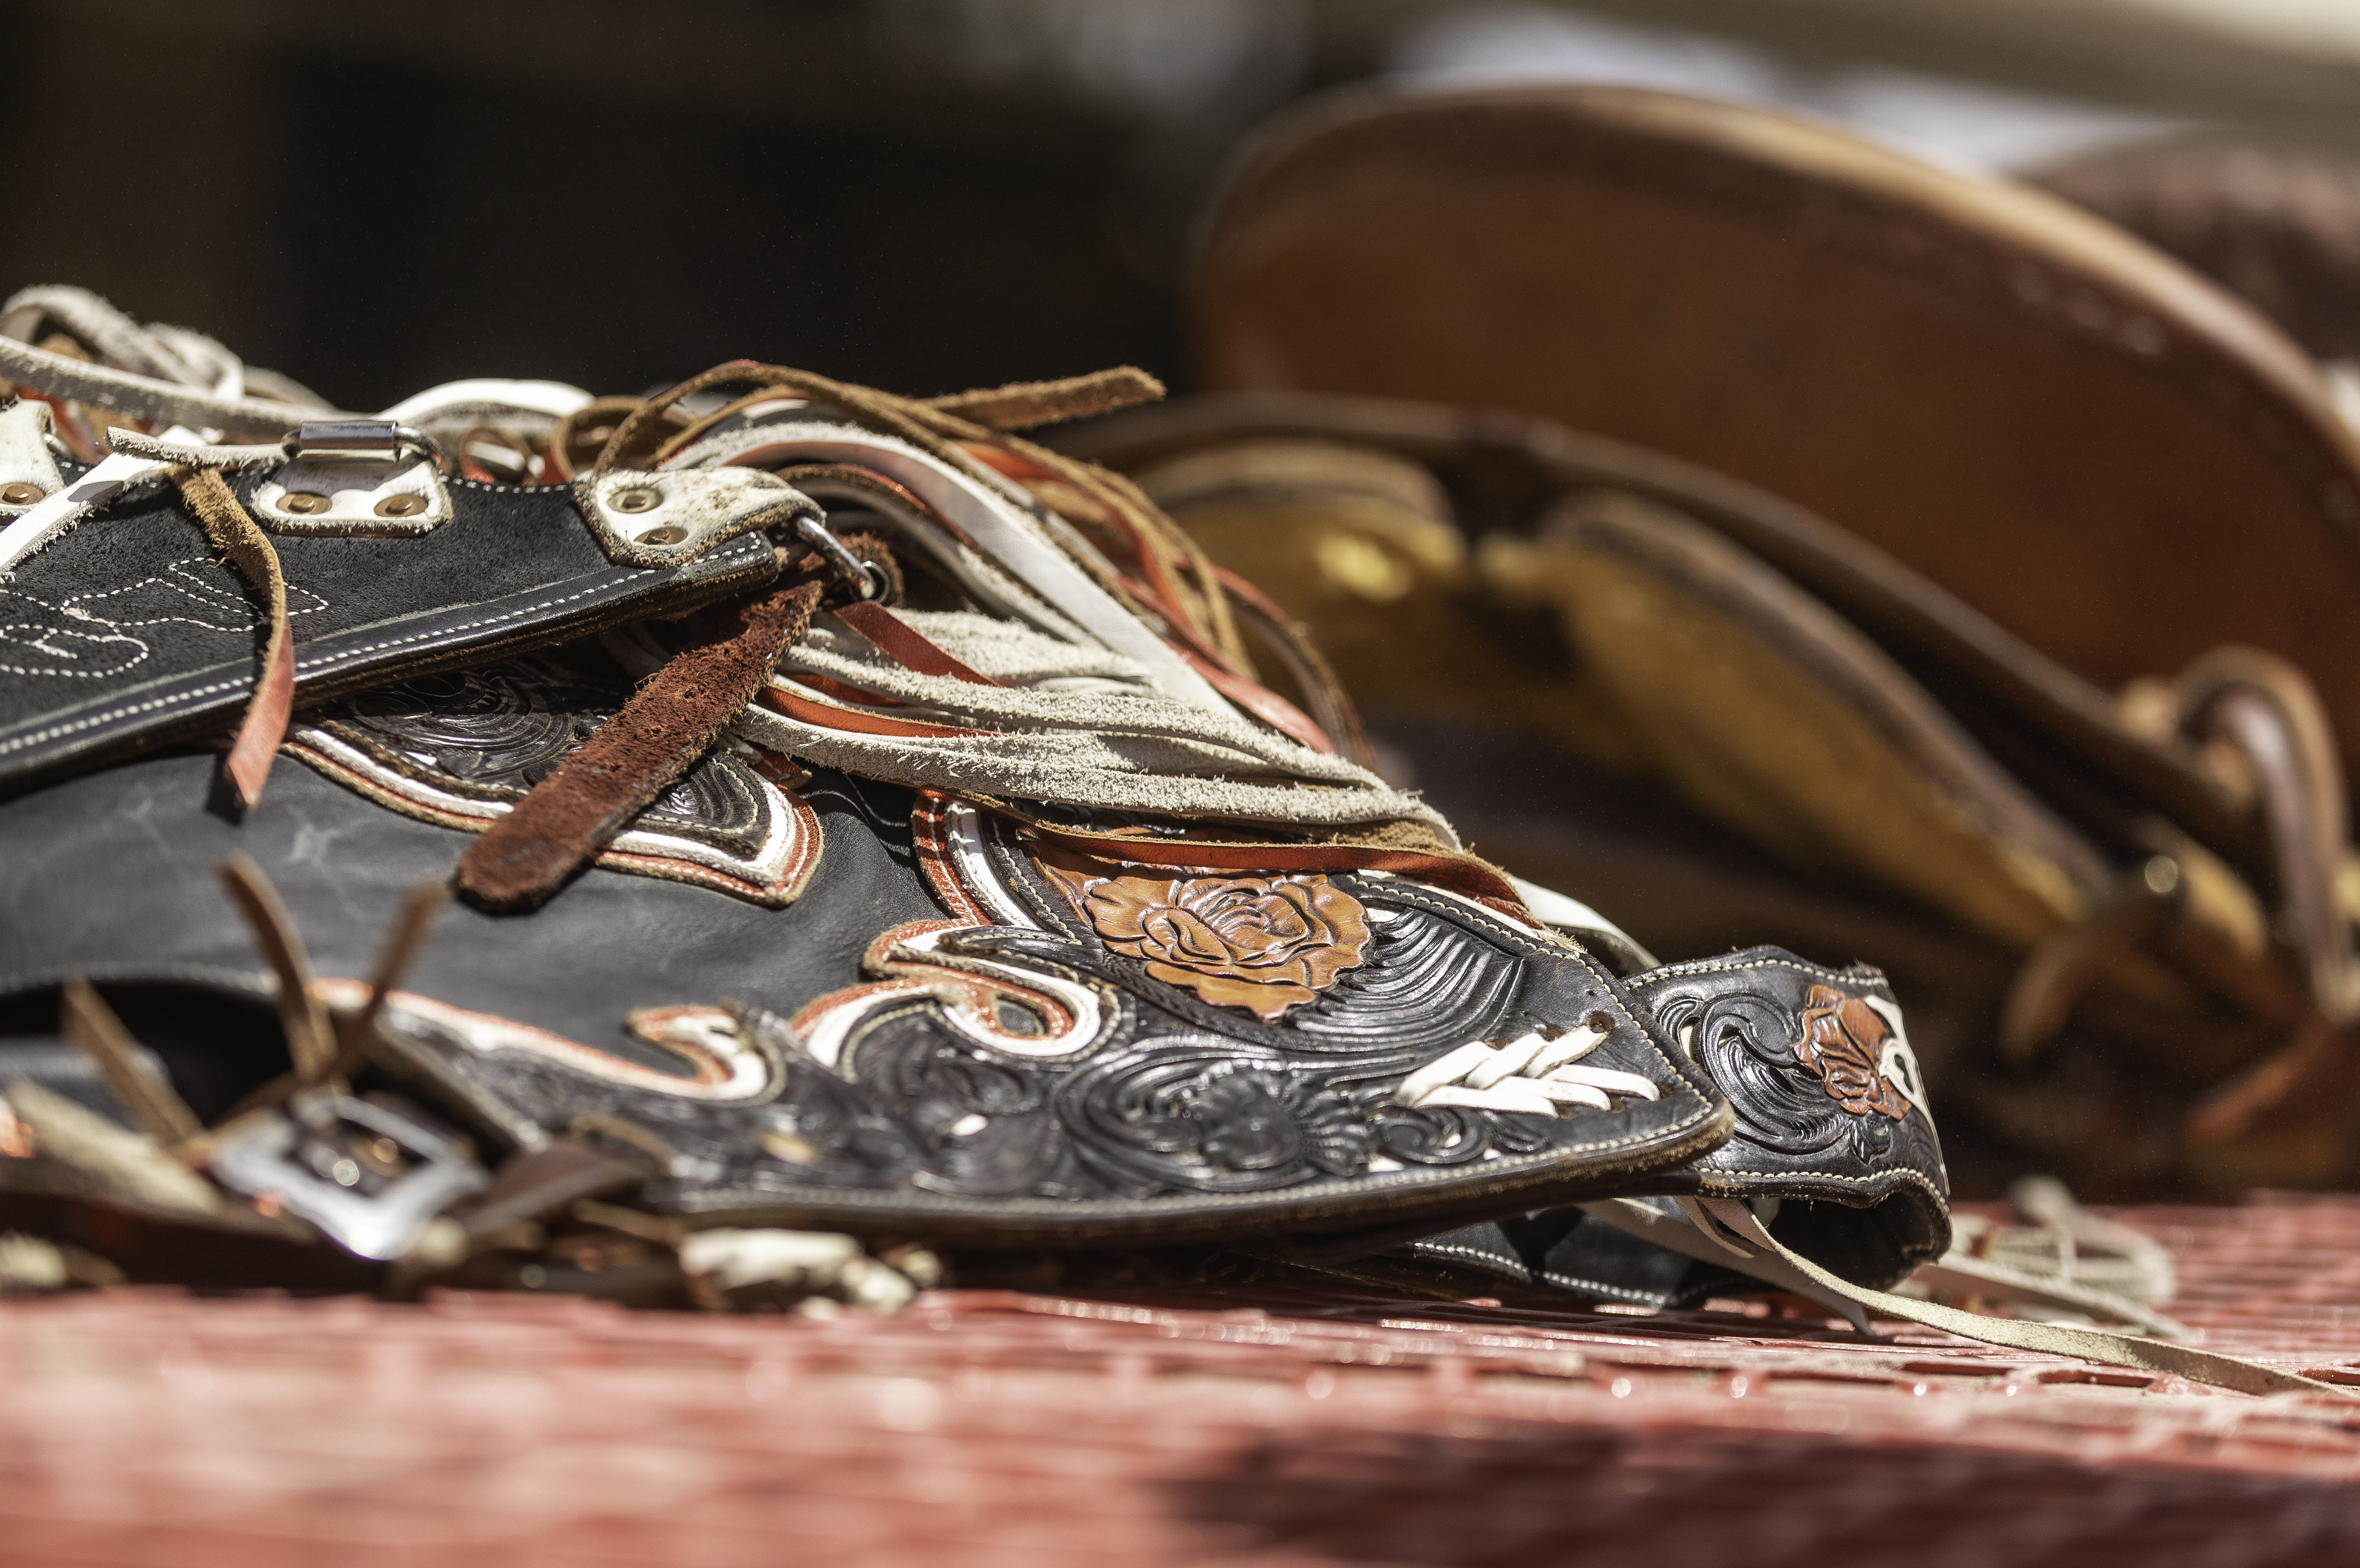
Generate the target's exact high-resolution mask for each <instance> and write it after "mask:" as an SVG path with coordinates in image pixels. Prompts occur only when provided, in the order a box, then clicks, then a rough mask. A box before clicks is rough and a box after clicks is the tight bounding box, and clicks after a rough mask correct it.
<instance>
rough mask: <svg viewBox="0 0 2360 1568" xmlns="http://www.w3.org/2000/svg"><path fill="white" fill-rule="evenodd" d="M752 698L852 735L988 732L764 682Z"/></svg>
mask: <svg viewBox="0 0 2360 1568" xmlns="http://www.w3.org/2000/svg"><path fill="white" fill-rule="evenodd" d="M754 700H755V701H757V702H759V703H760V704H761V705H762V706H763V707H768V708H771V709H774V710H776V711H777V712H780V713H783V714H785V715H786V716H787V717H788V718H795V719H800V720H802V721H803V723H805V724H816V725H819V726H821V727H822V728H823V729H842V730H846V731H847V732H849V733H851V734H854V735H917V736H928V735H933V736H950V735H989V734H990V733H991V731H990V730H989V729H955V728H953V727H952V726H950V725H947V724H924V723H921V722H920V721H918V720H917V719H914V718H886V717H885V716H884V715H882V714H879V713H863V712H861V711H860V710H859V709H858V708H851V707H836V706H835V705H834V704H833V703H825V702H814V701H813V700H812V699H811V698H809V697H806V696H797V695H796V694H795V693H793V692H791V691H786V690H783V689H781V688H780V687H778V686H774V685H773V686H765V687H763V688H762V692H761V695H760V696H757V697H756V698H755V699H754Z"/></svg>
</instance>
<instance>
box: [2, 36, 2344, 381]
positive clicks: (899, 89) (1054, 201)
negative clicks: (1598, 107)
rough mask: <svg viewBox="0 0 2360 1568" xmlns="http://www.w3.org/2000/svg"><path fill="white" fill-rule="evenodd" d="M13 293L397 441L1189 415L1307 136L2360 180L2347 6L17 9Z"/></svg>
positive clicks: (10, 51)
mask: <svg viewBox="0 0 2360 1568" xmlns="http://www.w3.org/2000/svg"><path fill="white" fill-rule="evenodd" d="M0 18H4V19H5V34H0V36H5V38H6V39H7V40H8V48H7V51H6V59H7V62H8V70H7V78H8V83H9V88H10V92H9V108H10V113H9V129H10V140H9V146H8V150H7V155H6V158H5V165H0V184H4V185H5V190H0V212H5V214H6V216H5V231H0V258H5V265H0V280H5V281H6V289H7V290H13V289H15V288H16V287H20V286H22V285H24V284H27V283H34V282H71V283H79V284H82V285H85V286H87V287H91V288H94V289H96V290H98V291H100V292H102V293H104V294H106V295H107V296H109V297H110V298H112V299H114V300H115V302H116V303H118V304H120V305H122V306H123V307H124V308H126V310H128V311H130V312H131V313H133V314H135V315H137V316H139V317H141V318H142V319H156V320H163V321H169V322H173V323H180V324H184V325H188V326H193V327H196V328H198V329H200V330H202V331H204V332H208V333H210V334H213V335H214V336H216V337H219V338H221V339H222V340H223V341H224V342H225V343H227V344H228V345H230V346H231V347H232V348H234V349H235V350H236V351H237V352H238V353H240V354H241V355H242V356H245V357H246V358H247V359H248V360H249V361H250V362H253V363H257V364H261V365H267V366H269V367H273V368H276V369H279V370H282V371H285V372H287V373H288V374H290V375H292V376H294V377H296V378H299V379H300V380H303V381H305V382H308V383H310V384H311V385H312V386H313V387H315V388H316V389H319V390H320V391H321V392H322V393H323V394H325V395H326V396H328V397H329V398H330V399H332V400H335V401H336V402H338V403H340V404H341V405H343V406H344V407H348V408H375V407H381V406H383V405H385V404H387V403H389V402H391V401H392V400H395V399H397V398H399V397H400V396H402V395H404V394H406V393H408V392H410V391H412V390H415V389H419V388H421V387H423V386H426V385H429V384H432V383H433V382H436V381H440V380H445V379H449V378H453V377H457V376H462V375H481V374H496V375H508V376H544V377H552V378H558V379H562V380H569V381H574V382H577V383H580V384H582V385H585V386H587V387H589V388H591V389H595V390H599V391H631V390H638V389H642V388H644V387H647V386H649V385H650V384H651V383H655V382H660V381H666V380H670V379H672V378H677V377H679V376H682V375H685V374H687V373H689V372H691V371H693V370H694V369H697V368H700V367H703V366H704V365H705V364H707V363H710V362H714V361H717V360H720V359H725V358H729V357H733V356H741V355H742V356H757V357H761V358H766V359H773V360H780V361H784V362H787V363H792V364H797V365H801V366H804V367H809V368H813V369H816V370H822V371H825V372H826V373H828V374H831V375H835V376H838V377H843V378H851V379H855V380H861V381H868V382H871V383H875V384H879V385H883V386H888V387H891V388H893V389H898V390H902V391H908V392H912V393H932V392H938V391H945V390H952V389H958V388H963V387H967V386H973V385H978V384H987V383H992V382H998V381H1003V380H1010V379H1014V378H1029V377H1035V376H1050V375H1063V374H1069V373H1072V372H1075V371H1078V370H1083V369H1087V368H1091V367H1097V366H1100V365H1104V364H1109V363H1114V362H1118V361H1130V362H1133V363H1137V364H1141V365H1144V366H1146V367H1150V368H1151V369H1153V370H1155V371H1156V372H1158V373H1159V374H1162V375H1164V376H1165V377H1167V378H1172V379H1174V380H1175V382H1176V383H1178V384H1180V385H1183V386H1185V383H1186V379H1187V364H1186V355H1185V345H1184V342H1183V335H1184V334H1183V330H1182V327H1181V319H1180V300H1181V291H1182V290H1183V288H1184V286H1185V278H1186V273H1187V265H1188V239H1189V225H1190V221H1191V218H1192V215H1193V214H1195V213H1196V212H1197V211H1198V210H1199V208H1200V206H1201V204H1202V202H1203V200H1204V198H1205V196H1206V195H1207V192H1208V191H1209V189H1210V188H1211V187H1212V185H1213V183H1214V182H1215V181H1216V180H1217V178H1218V171H1219V170H1220V168H1221V167H1222V163H1223V160H1224V158H1225V157H1226V155H1227V154H1228V152H1229V149H1230V148H1233V147H1234V145H1235V143H1236V142H1237V140H1238V138H1239V137H1240V135H1242V134H1243V133H1244V132H1245V131H1246V130H1247V128H1248V127H1250V126H1251V125H1252V124H1253V123H1254V122H1255V121H1256V120H1257V119H1259V118H1260V117H1262V115H1265V114H1267V113H1268V112H1269V111H1270V110H1272V109H1273V108H1274V107H1276V106H1277V105H1279V104H1282V103H1284V102H1285V101H1286V100H1288V99H1289V98H1292V97H1295V96H1297V95H1299V94H1302V93H1308V92H1312V91H1316V90H1317V89H1319V88H1322V87H1325V86H1329V85H1332V84H1336V83H1339V82H1349V81H1355V80H1361V79H1366V78H1371V77H1376V76H1383V75H1387V74H1395V73H1405V74H1429V75H1431V74H1456V75H1459V76H1462V77H1463V76H1520V77H1533V76H1542V77H1552V76H1553V77H1561V78H1568V79H1590V80H1625V81H1638V82H1655V83H1659V84H1664V85H1675V86H1683V85H1684V86H1689V87H1693V88H1696V89H1699V90H1702V91H1706V92H1711V93H1719V94H1721V95H1724V96H1733V97H1741V98H1752V99H1756V100H1764V101H1769V102H1774V103H1782V104H1787V105H1789V106H1792V107H1796V108H1799V109H1802V110H1804V111H1806V112H1809V113H1814V114H1819V115H1824V116H1828V117H1830V118H1835V119H1838V120H1841V121H1844V122H1846V123H1849V124H1852V125H1854V126H1859V127H1861V128H1863V129H1866V130H1868V131H1870V132H1871V133H1872V134H1875V135H1878V136H1881V137H1886V138H1887V139H1892V140H1896V141H1898V142H1901V143H1904V144H1906V145H1908V146H1911V147H1914V148H1917V149H1918V150H1921V151H1924V152H1927V153H1928V154H1930V155H1932V156H1936V157H1939V158H1944V159H1949V160H1950V161H1953V162H1957V163H1961V164H1969V165H1975V166H1980V167H1988V168H2000V169H2016V168H2024V167H2029V166H2034V165H2038V163H2040V162H2042V161H2043V160H2048V159H2056V158H2059V157H2063V156H2068V155H2070V154H2073V153H2075V152H2079V151H2082V150H2085V149H2087V148H2092V147H2095V146H2100V145H2103V144H2105V143H2108V142H2110V141H2120V140H2123V139H2126V138H2130V137H2140V136H2149V135H2154V134H2158V133H2159V132H2169V131H2173V130H2186V129H2197V130H2205V129H2208V128H2209V129H2211V130H2213V131H2226V132H2233V133H2235V134H2239V135H2246V136H2259V137H2264V138H2267V139H2274V140H2279V141H2287V142H2293V143H2298V144H2305V145H2311V146H2315V147H2319V148H2325V149H2330V150H2344V149H2360V6H2354V5H2340V4H2333V3H2331V0H2039V3H2038V4H2035V3H2031V0H1655V3H1651V4H1639V3H1622V4H1600V5H1590V6H1586V7H1583V8H1579V9H1576V8H1573V7H1561V6H1548V5H1502V4H1491V3H1483V4H1466V3H1461V4H1450V3H1446V0H772V3H769V4H763V3H759V0H669V3H668V4H661V5H649V4H644V3H635V4H624V3H622V0H420V3H415V4H407V5H403V4H395V5H344V4H335V3H333V0H331V3H319V0H311V3H306V0H209V3H191V0H15V3H8V4H0Z"/></svg>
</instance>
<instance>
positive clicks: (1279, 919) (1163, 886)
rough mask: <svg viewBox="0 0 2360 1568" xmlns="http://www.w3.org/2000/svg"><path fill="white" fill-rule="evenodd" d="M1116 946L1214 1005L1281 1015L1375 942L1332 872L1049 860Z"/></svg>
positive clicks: (1324, 987)
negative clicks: (1103, 871) (1229, 873)
mask: <svg viewBox="0 0 2360 1568" xmlns="http://www.w3.org/2000/svg"><path fill="white" fill-rule="evenodd" d="M1044 869H1045V870H1047V871H1049V872H1051V873H1052V874H1054V876H1055V877H1056V878H1057V879H1058V880H1059V881H1060V882H1062V883H1065V886H1066V887H1067V888H1068V889H1069V890H1071V892H1072V893H1073V894H1074V900H1075V903H1076V905H1078V906H1079V907H1080V908H1081V910H1082V912H1083V913H1084V914H1085V915H1087V916H1088V917H1089V921H1090V924H1091V925H1092V926H1094V927H1097V928H1098V935H1099V936H1100V937H1102V938H1105V940H1106V944H1107V946H1108V947H1109V948H1113V949H1114V950H1115V951H1117V952H1119V953H1128V954H1129V955H1131V957H1132V958H1135V959H1143V960H1145V962H1146V964H1147V972H1148V973H1149V974H1152V975H1153V976H1154V977H1155V978H1156V979H1158V980H1160V981H1166V982H1168V983H1170V984H1173V985H1185V986H1186V987H1187V988H1188V989H1189V990H1191V991H1194V992H1196V994H1197V995H1198V996H1201V997H1203V998H1204V999H1205V1000H1206V1001H1207V1002H1213V1003H1220V1004H1222V1005H1224V1006H1229V1007H1243V1008H1245V1009H1247V1010H1248V1011H1250V1012H1251V1013H1252V1014H1254V1015H1255V1016H1256V1017H1259V1018H1264V1019H1269V1018H1276V1017H1278V1016H1280V1015H1281V1014H1284V1013H1285V1012H1286V1010H1287V1009H1288V1008H1290V1007H1299V1006H1301V1005H1302V1004H1303V1003H1306V1002H1308V1001H1310V1000H1311V999H1312V998H1313V997H1314V996H1316V995H1317V994H1318V993H1319V992H1323V991H1325V990H1327V988H1328V987H1329V986H1331V985H1333V984H1335V983H1336V977H1337V976H1338V975H1339V974H1341V973H1343V972H1344V971H1345V970H1349V969H1354V968H1357V967H1358V966H1359V965H1360V956H1361V953H1362V951H1363V950H1364V949H1365V948H1367V947H1368V945H1369V922H1368V916H1367V912H1366V911H1365V910H1363V909H1362V908H1361V907H1360V900H1358V899H1356V898H1354V897H1353V896H1352V895H1351V894H1349V893H1346V892H1345V891H1344V890H1343V889H1341V888H1339V887H1337V886H1336V885H1334V884H1333V883H1330V882H1328V880H1327V878H1326V877H1324V876H1316V875H1315V876H1287V877H1213V876H1205V877H1186V878H1163V877H1149V876H1113V877H1092V876H1088V875H1087V874H1085V873H1083V872H1076V871H1069V870H1067V869H1065V867H1062V866H1056V865H1049V866H1046V867H1044Z"/></svg>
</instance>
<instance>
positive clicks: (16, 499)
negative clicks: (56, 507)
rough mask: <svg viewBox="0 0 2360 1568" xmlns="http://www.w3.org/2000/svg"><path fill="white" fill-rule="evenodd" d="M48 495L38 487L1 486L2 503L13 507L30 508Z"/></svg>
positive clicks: (0, 499) (0, 498) (0, 496)
mask: <svg viewBox="0 0 2360 1568" xmlns="http://www.w3.org/2000/svg"><path fill="white" fill-rule="evenodd" d="M48 493H49V492H48V491H46V490H44V489H42V488H41V487H40V486H38V485H21V484H20V485H0V502H5V503H6V504H8V505H9V506H12V507H28V506H31V505H32V504H33V503H34V502H35V501H37V500H39V499H41V498H42V497H43V496H44V495H47V494H48Z"/></svg>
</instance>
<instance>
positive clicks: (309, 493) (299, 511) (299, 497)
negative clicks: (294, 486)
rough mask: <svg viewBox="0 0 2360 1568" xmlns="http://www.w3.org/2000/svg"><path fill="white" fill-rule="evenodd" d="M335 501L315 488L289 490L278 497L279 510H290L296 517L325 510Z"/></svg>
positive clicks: (307, 515)
mask: <svg viewBox="0 0 2360 1568" xmlns="http://www.w3.org/2000/svg"><path fill="white" fill-rule="evenodd" d="M334 504H335V503H334V502H333V501H331V500H330V499H328V498H327V497H325V496H323V495H321V494H320V493H319V492H318V491H316V490H290V491H288V492H287V493H286V494H285V495H283V496H281V497H279V510H280V511H291V512H293V513H294V514H295V515H296V516H298V517H309V516H311V514H312V513H313V512H320V511H325V510H328V509H329V508H330V507H331V506H333V505H334Z"/></svg>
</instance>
